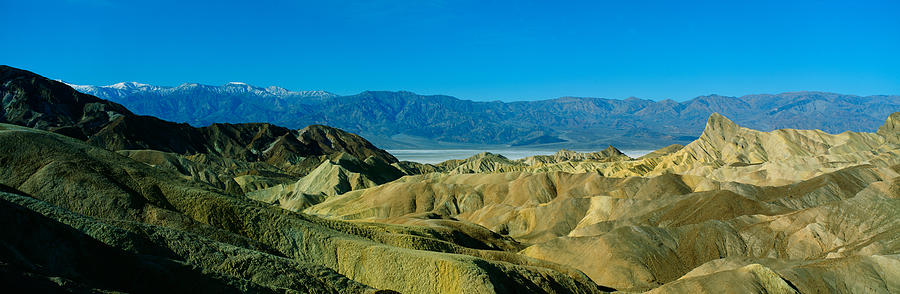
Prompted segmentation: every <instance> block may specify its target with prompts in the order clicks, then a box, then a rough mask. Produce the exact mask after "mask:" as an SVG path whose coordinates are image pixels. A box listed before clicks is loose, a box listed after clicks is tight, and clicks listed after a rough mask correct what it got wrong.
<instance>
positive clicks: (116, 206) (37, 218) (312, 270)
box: [0, 124, 601, 293]
mask: <svg viewBox="0 0 900 294" xmlns="http://www.w3.org/2000/svg"><path fill="white" fill-rule="evenodd" d="M0 163H3V164H2V165H0V185H3V186H5V187H7V188H5V190H6V191H9V192H4V193H0V197H2V201H0V204H2V205H0V207H2V209H4V210H5V211H7V212H15V213H10V214H6V213H4V214H3V215H4V217H3V220H4V221H6V223H4V224H3V225H4V227H11V226H12V227H15V228H16V229H17V230H18V229H22V230H24V231H27V232H29V233H28V234H27V235H25V236H26V237H27V238H21V237H22V236H20V235H17V234H16V233H14V231H8V230H7V231H5V232H6V233H5V236H6V237H5V238H4V239H3V242H4V243H5V246H3V248H4V250H5V251H4V252H6V254H4V255H0V257H3V258H4V260H3V264H4V267H5V268H7V269H9V270H8V271H4V272H3V273H4V275H5V276H6V277H7V278H6V279H7V280H9V279H12V278H13V277H21V276H25V277H27V278H28V279H29V280H28V284H25V283H22V284H17V285H22V286H27V287H35V288H38V287H45V286H46V287H50V288H60V287H66V288H68V287H70V286H72V287H74V286H79V287H81V286H83V287H86V288H89V289H94V288H97V289H103V290H110V291H125V292H145V291H149V292H152V291H153V289H159V287H163V286H162V285H163V284H158V283H157V284H153V282H154V281H168V283H166V284H164V285H166V286H171V287H172V288H174V289H176V290H178V291H184V292H187V291H192V292H194V291H199V292H218V291H226V290H229V289H230V290H232V291H237V292H244V291H260V292H265V291H272V292H285V291H290V290H293V291H298V292H322V293H335V292H350V293H354V292H370V291H372V290H371V289H370V288H368V287H373V288H376V289H391V290H397V291H400V292H403V293H463V292H465V293H468V292H472V291H474V292H481V293H485V292H523V291H524V292H550V293H591V292H597V291H599V290H600V289H601V288H599V287H598V286H596V285H594V284H593V283H592V282H590V280H589V279H587V277H586V276H584V275H583V274H581V273H580V272H578V271H576V270H573V269H570V268H567V267H562V266H559V265H556V264H552V263H547V262H543V261H539V260H536V259H532V258H528V257H524V256H520V255H517V254H515V253H513V252H506V251H501V250H488V249H479V248H472V247H466V245H468V244H476V245H477V244H478V243H471V242H469V243H466V242H461V241H460V242H459V243H455V240H463V239H460V238H459V236H462V235H465V234H464V233H463V232H462V231H456V233H453V234H450V235H455V236H457V237H456V239H454V238H446V239H445V238H443V237H442V236H444V233H441V231H438V230H434V229H428V228H426V227H416V226H386V225H367V224H357V223H348V222H341V221H331V220H325V219H320V218H317V217H312V216H307V215H304V214H300V213H294V212H289V211H286V210H283V209H281V208H277V207H271V206H269V205H265V204H262V203H260V202H257V201H254V200H251V199H248V198H244V197H237V196H233V195H228V194H225V193H223V192H222V191H221V190H219V189H215V188H211V187H210V186H208V185H204V184H200V183H197V182H192V181H188V180H185V179H183V178H181V177H179V176H178V175H177V174H176V173H174V172H171V171H169V170H166V169H159V168H154V167H151V166H149V165H147V164H144V163H140V162H137V161H134V160H132V159H129V158H128V157H124V156H122V155H119V154H117V153H114V152H111V151H108V150H105V149H102V148H98V147H94V146H91V145H88V144H86V143H84V142H82V141H78V140H75V139H73V138H69V137H65V136H61V135H57V134H52V133H48V132H44V131H40V130H35V129H29V128H24V127H19V126H13V125H6V124H4V125H0ZM445 230H446V229H445ZM38 232H45V233H38ZM47 234H50V235H47ZM482 235H484V234H482ZM484 236H490V234H487V235H484ZM14 237H15V238H14ZM469 238H470V240H471V239H475V238H474V237H469ZM56 239H58V240H60V242H61V245H60V246H63V247H52V246H50V247H48V246H36V244H40V243H41V242H47V241H50V240H56ZM482 246H483V245H482ZM476 247H477V246H476ZM63 248H65V249H63ZM60 250H62V251H60ZM57 255H61V256H60V257H59V258H55V257H52V256H57ZM85 261H89V262H90V263H89V264H90V265H89V266H88V265H84V263H83V262H85ZM81 266H85V267H86V269H89V270H84V271H81V270H79V267H81ZM125 269H134V270H136V271H137V272H136V273H135V274H140V273H142V272H149V273H150V274H152V275H150V276H148V277H147V279H146V280H139V279H138V280H136V279H137V278H134V277H129V276H125V277H123V276H122V274H124V270H125ZM117 271H118V272H121V274H116V275H108V273H115V272H117ZM12 275H14V276H12ZM169 276H177V278H176V279H174V280H171V279H169V278H167V277H169ZM189 279H190V280H189ZM47 281H50V282H47ZM192 281H193V282H192Z"/></svg>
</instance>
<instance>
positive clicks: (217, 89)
mask: <svg viewBox="0 0 900 294" xmlns="http://www.w3.org/2000/svg"><path fill="white" fill-rule="evenodd" d="M66 84H67V85H69V86H70V87H72V88H74V89H75V90H78V91H79V92H82V93H85V94H91V95H94V96H97V97H100V98H104V99H110V100H113V101H115V99H113V98H116V97H119V98H125V97H128V96H131V95H135V94H139V93H150V92H153V93H155V94H157V95H170V94H177V93H179V92H185V91H197V90H198V89H202V90H201V91H207V92H210V93H215V94H221V95H254V96H273V97H278V98H306V97H311V98H331V97H336V96H337V95H335V94H332V93H329V92H326V91H290V90H288V89H285V88H281V87H277V86H270V87H267V88H262V87H256V86H253V85H250V84H247V83H243V82H229V83H226V84H225V85H222V86H209V85H203V84H198V83H184V84H181V85H179V86H177V87H163V86H154V85H150V84H143V83H138V82H121V83H116V84H112V85H108V86H92V85H75V84H70V83H66Z"/></svg>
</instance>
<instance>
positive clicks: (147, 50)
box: [0, 0, 900, 101]
mask: <svg viewBox="0 0 900 294" xmlns="http://www.w3.org/2000/svg"><path fill="white" fill-rule="evenodd" d="M732 2H736V1H658V2H657V1H609V2H607V1H583V2H582V1H449V0H448V1H439V0H431V1H422V0H417V1H377V0H370V1H366V0H354V1H344V0H337V1H193V2H191V1H168V0H158V1H116V0H62V1H41V0H0V64H8V65H11V66H15V67H21V68H25V69H28V70H32V71H34V72H37V73H39V74H42V75H45V76H48V77H50V78H54V79H62V80H65V81H68V82H73V83H77V84H95V85H107V84H112V83H116V82H120V81H138V82H145V83H151V84H156V85H170V86H172V85H178V84H181V83H185V82H199V83H204V84H212V85H220V84H224V83H226V82H229V81H243V82H247V83H250V84H254V85H258V86H269V85H277V86H282V87H285V88H288V89H291V90H326V91H331V92H335V93H337V94H355V93H358V92H360V91H364V90H408V91H413V92H417V93H421V94H447V95H452V96H456V97H459V98H463V99H473V100H498V99H499V100H504V101H512V100H534V99H547V98H555V97H560V96H588V97H606V98H626V97H630V96H634V97H639V98H648V99H654V100H660V99H665V98H672V99H675V100H685V99H689V98H693V97H696V96H699V95H706V94H713V93H716V94H722V95H733V96H738V95H744V94H754V93H779V92H787V91H801V90H815V91H830V92H838V93H846V94H858V95H870V94H900V1H894V0H890V1H862V0H858V1H787V0H781V1H741V2H742V3H732Z"/></svg>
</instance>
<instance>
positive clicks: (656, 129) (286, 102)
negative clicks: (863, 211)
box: [72, 83, 900, 148]
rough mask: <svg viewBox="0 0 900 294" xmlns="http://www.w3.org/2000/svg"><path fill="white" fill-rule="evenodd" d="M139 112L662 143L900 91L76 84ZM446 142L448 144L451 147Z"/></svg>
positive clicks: (383, 136) (386, 143) (395, 130)
mask: <svg viewBox="0 0 900 294" xmlns="http://www.w3.org/2000/svg"><path fill="white" fill-rule="evenodd" d="M72 86H73V87H74V88H75V89H77V90H79V91H81V92H84V93H88V94H91V95H95V96H98V97H101V98H104V99H109V100H111V101H114V102H118V103H121V104H123V105H124V106H126V107H127V108H128V109H130V110H132V111H134V112H135V113H138V114H146V115H153V116H157V117H160V118H162V119H166V120H172V121H177V122H187V123H190V124H193V125H197V126H204V125H208V124H211V123H215V122H230V123H239V122H269V123H275V124H279V125H283V126H287V127H290V128H299V127H303V126H306V125H309V124H326V125H330V126H334V127H338V128H341V129H345V130H348V131H350V132H354V133H358V134H361V135H363V136H364V137H366V138H369V139H370V140H372V141H373V142H374V143H376V144H378V145H379V146H381V147H384V148H410V147H418V148H428V147H434V146H435V145H437V144H439V143H438V142H443V144H447V143H449V144H453V143H470V144H503V145H510V146H532V147H534V146H538V145H540V146H546V147H552V148H558V147H569V148H594V147H596V148H605V147H606V146H607V145H610V144H611V145H614V146H617V147H619V148H658V147H662V146H666V145H670V144H686V143H688V142H690V141H692V140H693V139H695V138H697V136H699V135H700V133H701V131H702V130H703V127H704V125H705V122H706V119H707V118H708V117H709V115H710V114H712V113H721V114H723V115H726V116H728V117H730V118H732V119H734V121H735V122H737V123H739V124H741V125H745V126H747V127H750V128H754V129H759V130H764V131H769V130H774V129H780V128H798V129H821V130H823V131H826V132H830V133H835V132H841V131H845V130H851V131H874V130H875V129H877V128H878V127H879V126H880V125H881V124H882V123H883V119H884V117H885V116H887V115H889V114H890V113H892V112H895V111H898V110H900V96H884V95H879V96H867V97H860V96H854V95H843V94H834V93H822V92H794V93H782V94H776V95H770V94H762V95H747V96H742V97H728V96H719V95H710V96H701V97H697V98H694V99H691V100H687V101H684V102H676V101H673V100H663V101H652V100H645V99H637V98H628V99H624V100H617V99H603V98H581V97H563V98H557V99H552V100H542V101H526V102H510V103H504V102H499V101H495V102H476V101H470V100H460V99H457V98H454V97H450V96H443V95H433V96H424V95H418V94H415V93H411V92H404V91H401V92H386V91H366V92H362V93H360V94H357V95H352V96H337V95H334V94H331V93H328V92H323V91H303V92H291V91H288V90H285V89H282V88H278V87H269V88H259V87H254V86H250V85H247V84H243V83H229V84H226V85H224V86H218V87H217V86H206V85H199V84H184V85H181V86H178V87H158V86H151V85H146V84H139V83H119V84H115V85H111V86H103V87H96V86H77V85H72ZM445 146H446V145H445Z"/></svg>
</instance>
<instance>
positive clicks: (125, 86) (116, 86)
mask: <svg viewBox="0 0 900 294" xmlns="http://www.w3.org/2000/svg"><path fill="white" fill-rule="evenodd" d="M148 87H151V86H150V85H148V84H142V83H138V82H121V83H116V84H112V85H109V86H104V88H113V89H119V90H125V89H134V88H148Z"/></svg>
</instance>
